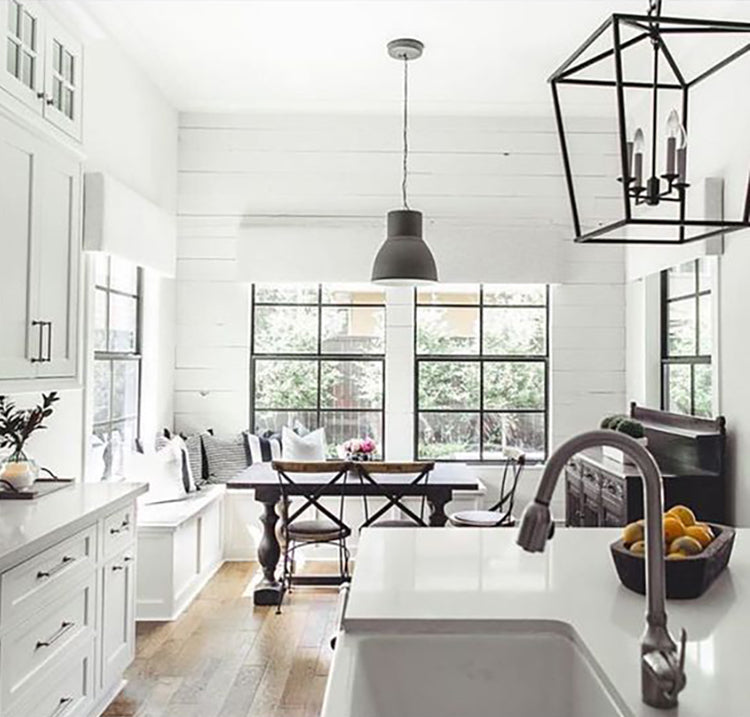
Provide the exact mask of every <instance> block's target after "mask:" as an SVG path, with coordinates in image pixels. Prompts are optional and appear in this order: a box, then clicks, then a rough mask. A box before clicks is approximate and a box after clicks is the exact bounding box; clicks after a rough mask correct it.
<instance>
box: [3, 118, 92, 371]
mask: <svg viewBox="0 0 750 717" xmlns="http://www.w3.org/2000/svg"><path fill="white" fill-rule="evenodd" d="M0 166H2V167H3V173H2V177H1V178H0V216H2V217H3V226H2V234H1V235H0V257H2V265H3V267H4V272H3V277H2V281H0V306H2V307H3V311H2V312H0V381H2V380H13V379H34V378H46V377H50V378H52V377H54V378H73V377H75V376H76V372H77V363H78V317H79V312H78V301H79V266H80V259H81V240H80V230H81V229H80V228H81V216H80V214H81V167H80V163H79V161H78V159H77V158H75V157H73V156H71V155H69V154H67V153H66V152H65V151H64V150H61V149H58V148H57V147H55V146H54V145H52V144H48V143H46V142H45V141H43V140H42V139H39V138H37V137H36V136H35V135H33V134H31V133H28V132H26V131H25V130H22V129H20V128H18V127H17V126H16V125H14V124H13V123H11V122H9V121H7V120H4V119H2V118H0Z"/></svg>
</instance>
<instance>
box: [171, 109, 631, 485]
mask: <svg viewBox="0 0 750 717" xmlns="http://www.w3.org/2000/svg"><path fill="white" fill-rule="evenodd" d="M572 129H573V131H574V132H575V133H576V135H577V136H576V142H575V146H576V148H577V152H578V153H577V155H576V160H577V167H578V168H579V169H583V170H584V171H585V172H586V173H587V174H588V175H589V176H590V178H591V180H592V181H595V180H596V179H597V177H601V176H603V175H605V174H606V173H608V172H609V173H610V176H612V174H614V172H615V170H614V169H613V163H614V154H613V151H612V147H613V144H614V139H613V135H612V134H611V133H610V131H609V125H608V124H605V123H602V122H600V121H597V120H593V119H591V120H589V119H581V120H579V121H576V122H575V123H574V124H573V125H572ZM399 142H400V135H399V126H398V118H383V117H366V118H365V117H357V116H339V117H327V116H310V117H303V116H296V117H295V116H289V117H262V116H247V115H242V116H240V115H203V114H200V115H197V114H186V115H183V116H182V118H181V129H180V174H179V177H180V182H179V226H178V233H179V241H178V269H177V277H178V282H177V283H178V290H177V316H178V333H177V356H176V395H175V411H176V423H177V427H178V428H181V429H200V428H205V427H207V426H212V427H213V428H215V429H216V430H217V431H228V432H235V431H237V430H240V429H242V428H244V427H246V425H247V420H248V412H249V400H248V375H249V369H248V366H249V326H250V322H249V291H248V283H247V282H249V281H251V280H283V279H287V280H290V279H294V280H298V281H300V280H304V279H307V280H313V281H315V280H336V279H338V280H339V281H352V280H361V279H363V278H364V277H366V275H367V273H368V271H369V268H370V264H371V261H372V257H373V255H374V252H375V251H376V249H377V245H378V244H379V242H380V241H381V238H382V235H381V230H380V229H379V227H381V226H382V222H383V216H384V213H385V212H386V211H387V210H388V209H390V208H395V207H398V206H399V201H400V200H399V196H398V191H399V186H400V184H399V182H400V177H399V171H400V159H399V151H400V146H399ZM411 146H412V151H413V154H412V160H411V164H410V167H411V179H410V196H411V199H412V202H411V203H412V205H413V206H414V207H418V208H419V209H421V210H422V211H424V213H425V217H426V218H427V219H428V220H429V224H428V227H427V230H426V232H427V233H428V238H429V240H430V243H431V245H432V246H433V248H434V250H435V253H436V256H437V260H438V264H439V266H440V270H441V272H442V276H443V278H444V280H449V281H486V282H491V281H495V282H503V281H506V282H512V281H538V282H550V283H553V284H554V286H553V289H552V315H551V347H552V359H551V366H552V372H551V406H552V413H551V422H552V432H551V440H552V444H553V446H554V445H556V444H557V443H559V442H560V441H561V440H563V439H564V438H566V437H568V436H570V435H572V434H573V433H576V432H577V431H580V430H583V429H585V428H589V427H591V426H593V425H595V424H596V423H597V421H598V419H599V418H600V417H601V416H602V415H603V414H605V413H607V412H610V411H613V410H618V409H620V408H623V407H624V406H625V403H626V400H625V373H624V353H625V329H624V289H623V280H624V268H623V256H622V252H621V250H620V249H618V248H611V247H589V246H579V245H574V244H573V243H572V242H571V241H570V240H569V236H570V233H571V230H570V216H569V208H568V204H567V197H566V194H565V185H564V182H563V178H562V167H561V161H560V156H559V150H558V144H557V136H556V134H555V132H554V125H553V123H552V121H551V120H548V119H540V118H495V119H492V118H476V119H470V118H438V117H429V118H428V117H415V118H414V120H413V122H412V130H411ZM584 181H586V180H584ZM391 298H392V299H393V304H392V306H391V307H390V308H389V312H388V329H387V330H388V338H389V341H390V342H391V345H390V348H391V351H395V350H396V348H397V347H401V349H402V350H403V353H402V350H399V351H398V355H397V358H396V360H395V361H394V360H392V359H391V363H390V365H389V369H388V396H389V406H388V415H387V428H386V432H387V433H386V435H387V438H388V447H389V457H391V458H399V457H410V451H411V445H412V441H411V432H412V427H413V420H412V413H411V411H412V407H411V396H412V390H411V381H412V367H411V354H410V351H411V343H410V331H411V328H410V325H409V322H410V321H411V309H410V306H408V299H407V298H405V295H404V294H403V293H398V292H397V293H395V294H392V297H391ZM483 473H484V475H483V477H485V478H489V479H490V480H491V481H492V480H493V479H494V474H493V472H492V470H490V469H487V470H485V471H483Z"/></svg>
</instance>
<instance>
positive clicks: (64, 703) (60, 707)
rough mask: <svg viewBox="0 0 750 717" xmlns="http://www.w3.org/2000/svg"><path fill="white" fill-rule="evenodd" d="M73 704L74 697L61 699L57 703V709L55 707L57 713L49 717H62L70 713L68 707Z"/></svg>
mask: <svg viewBox="0 0 750 717" xmlns="http://www.w3.org/2000/svg"><path fill="white" fill-rule="evenodd" d="M71 704H73V698H72V697H61V698H60V701H59V702H58V703H57V707H55V711H54V712H53V713H52V714H51V715H50V716H49V717H60V715H62V714H64V713H65V712H67V711H68V707H70V705H71Z"/></svg>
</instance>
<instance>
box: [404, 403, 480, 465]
mask: <svg viewBox="0 0 750 717" xmlns="http://www.w3.org/2000/svg"><path fill="white" fill-rule="evenodd" d="M417 455H418V457H419V458H422V459H424V458H440V459H443V460H478V459H479V414H478V413H420V414H419V435H418V448H417Z"/></svg>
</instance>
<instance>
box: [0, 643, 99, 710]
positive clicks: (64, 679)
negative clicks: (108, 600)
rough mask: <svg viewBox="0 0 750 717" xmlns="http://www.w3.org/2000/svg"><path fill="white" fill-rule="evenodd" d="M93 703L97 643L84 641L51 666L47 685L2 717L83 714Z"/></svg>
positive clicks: (45, 682)
mask: <svg viewBox="0 0 750 717" xmlns="http://www.w3.org/2000/svg"><path fill="white" fill-rule="evenodd" d="M93 702H94V642H93V640H85V641H83V642H82V643H81V646H80V647H78V648H76V649H75V650H72V651H71V652H70V654H67V655H65V656H64V659H62V660H58V664H57V665H56V666H55V667H54V669H51V670H50V672H49V675H48V677H47V679H45V680H44V684H43V685H40V688H39V689H37V690H35V691H34V693H33V694H32V695H30V696H29V697H28V699H25V700H23V701H22V702H19V703H18V705H16V706H15V707H13V708H12V709H10V710H7V711H6V710H5V709H3V717H83V716H84V715H88V714H89V712H90V711H91V708H92V707H93Z"/></svg>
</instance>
